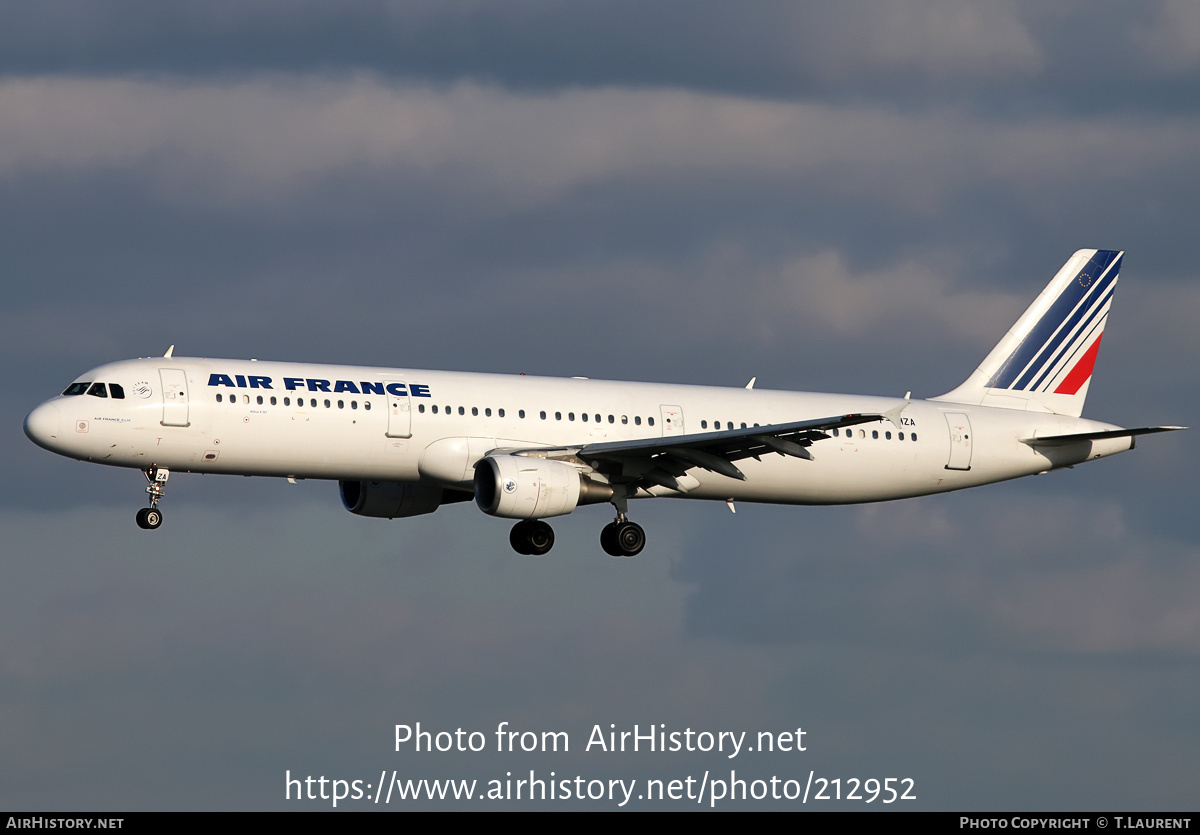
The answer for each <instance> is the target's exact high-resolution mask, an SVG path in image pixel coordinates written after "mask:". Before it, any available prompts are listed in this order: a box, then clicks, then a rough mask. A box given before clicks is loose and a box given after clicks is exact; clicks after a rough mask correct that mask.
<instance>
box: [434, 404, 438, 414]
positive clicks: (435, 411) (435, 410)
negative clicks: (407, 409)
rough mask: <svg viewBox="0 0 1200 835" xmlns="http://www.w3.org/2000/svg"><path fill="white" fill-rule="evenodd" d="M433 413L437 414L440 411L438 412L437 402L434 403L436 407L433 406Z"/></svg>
mask: <svg viewBox="0 0 1200 835" xmlns="http://www.w3.org/2000/svg"><path fill="white" fill-rule="evenodd" d="M433 413H434V414H435V415H436V414H437V413H438V412H437V405H436V404H435V405H434V407H433Z"/></svg>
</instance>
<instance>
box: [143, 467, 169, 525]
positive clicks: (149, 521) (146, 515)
mask: <svg viewBox="0 0 1200 835" xmlns="http://www.w3.org/2000/svg"><path fill="white" fill-rule="evenodd" d="M142 474H143V475H145V476H146V481H148V482H150V486H149V487H147V488H146V492H147V493H149V494H150V506H149V507H143V508H142V509H141V510H139V511H138V512H137V525H138V527H139V528H142V529H143V530H147V531H152V530H154V529H155V528H157V527H158V526H159V525H161V524H162V521H163V515H162V511H161V510H159V509H158V503H159V502H160V501H162V498H163V496H164V495H165V494H166V492H167V489H166V487H165V486H164V485H166V483H167V479H168V478H170V477H171V471H170V470H168V469H167V468H166V467H151V468H150V469H148V470H142Z"/></svg>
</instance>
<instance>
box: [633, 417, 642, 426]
mask: <svg viewBox="0 0 1200 835" xmlns="http://www.w3.org/2000/svg"><path fill="white" fill-rule="evenodd" d="M633 425H634V426H641V425H642V416H641V415H634V416H633Z"/></svg>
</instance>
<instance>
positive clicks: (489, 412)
mask: <svg viewBox="0 0 1200 835" xmlns="http://www.w3.org/2000/svg"><path fill="white" fill-rule="evenodd" d="M483 416H484V417H491V416H492V410H491V409H484V410H483Z"/></svg>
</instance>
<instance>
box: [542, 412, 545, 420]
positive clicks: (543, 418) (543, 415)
mask: <svg viewBox="0 0 1200 835" xmlns="http://www.w3.org/2000/svg"><path fill="white" fill-rule="evenodd" d="M545 419H546V413H545V412H542V420H545Z"/></svg>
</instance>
